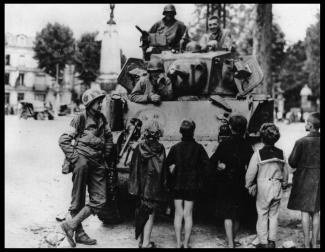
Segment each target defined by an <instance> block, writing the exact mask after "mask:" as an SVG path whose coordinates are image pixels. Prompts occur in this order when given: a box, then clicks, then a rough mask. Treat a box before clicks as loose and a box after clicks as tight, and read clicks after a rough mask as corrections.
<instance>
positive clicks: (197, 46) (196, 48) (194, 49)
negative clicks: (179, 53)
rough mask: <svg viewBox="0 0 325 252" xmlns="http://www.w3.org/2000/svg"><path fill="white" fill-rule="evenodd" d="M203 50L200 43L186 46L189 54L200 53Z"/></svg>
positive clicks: (190, 43) (191, 43) (193, 42)
mask: <svg viewBox="0 0 325 252" xmlns="http://www.w3.org/2000/svg"><path fill="white" fill-rule="evenodd" d="M200 50H201V46H200V44H199V43H198V42H195V41H191V42H189V43H188V44H187V45H186V51H187V52H199V51H200Z"/></svg>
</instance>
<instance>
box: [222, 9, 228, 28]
mask: <svg viewBox="0 0 325 252" xmlns="http://www.w3.org/2000/svg"><path fill="white" fill-rule="evenodd" d="M222 12H223V28H226V18H227V13H226V4H223V8H222Z"/></svg>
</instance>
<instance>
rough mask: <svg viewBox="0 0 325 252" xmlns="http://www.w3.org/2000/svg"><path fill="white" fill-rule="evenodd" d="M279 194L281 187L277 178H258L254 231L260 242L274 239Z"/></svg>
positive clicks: (264, 242)
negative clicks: (256, 216)
mask: <svg viewBox="0 0 325 252" xmlns="http://www.w3.org/2000/svg"><path fill="white" fill-rule="evenodd" d="M281 196H282V188H281V182H280V181H279V180H269V179H258V181H257V198H256V210H257V215H258V218H257V224H256V231H257V236H258V239H259V242H260V243H262V244H267V243H268V240H272V241H276V234H277V227H278V215H279V207H280V201H281Z"/></svg>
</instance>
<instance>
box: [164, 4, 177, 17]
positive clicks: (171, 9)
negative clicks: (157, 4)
mask: <svg viewBox="0 0 325 252" xmlns="http://www.w3.org/2000/svg"><path fill="white" fill-rule="evenodd" d="M166 12H173V14H174V15H176V8H175V6H174V5H172V4H167V5H166V6H165V7H164V11H163V15H166Z"/></svg>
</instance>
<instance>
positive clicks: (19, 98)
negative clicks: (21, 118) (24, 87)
mask: <svg viewBox="0 0 325 252" xmlns="http://www.w3.org/2000/svg"><path fill="white" fill-rule="evenodd" d="M24 98H25V94H24V93H18V101H22V100H24Z"/></svg>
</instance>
